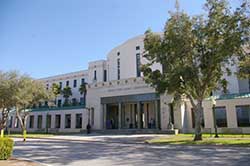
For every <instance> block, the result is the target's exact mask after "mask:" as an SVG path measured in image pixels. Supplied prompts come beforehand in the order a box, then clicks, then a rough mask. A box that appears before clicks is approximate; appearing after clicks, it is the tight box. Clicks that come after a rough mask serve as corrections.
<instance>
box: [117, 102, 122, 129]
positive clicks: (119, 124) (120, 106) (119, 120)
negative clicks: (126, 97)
mask: <svg viewBox="0 0 250 166" xmlns="http://www.w3.org/2000/svg"><path fill="white" fill-rule="evenodd" d="M121 128H122V103H119V104H118V129H121Z"/></svg>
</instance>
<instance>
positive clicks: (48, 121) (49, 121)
mask: <svg viewBox="0 0 250 166" xmlns="http://www.w3.org/2000/svg"><path fill="white" fill-rule="evenodd" d="M46 128H47V129H49V128H51V115H49V114H47V119H46Z"/></svg>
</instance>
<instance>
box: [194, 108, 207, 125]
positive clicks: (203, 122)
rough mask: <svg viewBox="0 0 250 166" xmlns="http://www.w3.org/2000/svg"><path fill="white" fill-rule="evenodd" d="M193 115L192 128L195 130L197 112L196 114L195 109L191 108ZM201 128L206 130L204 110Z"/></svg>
mask: <svg viewBox="0 0 250 166" xmlns="http://www.w3.org/2000/svg"><path fill="white" fill-rule="evenodd" d="M191 112H192V113H191V114H192V127H193V128H195V112H194V109H193V108H191ZM201 114H202V115H201V126H202V127H203V128H204V127H205V121H204V112H203V110H202V113H201Z"/></svg>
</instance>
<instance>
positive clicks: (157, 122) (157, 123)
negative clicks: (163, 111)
mask: <svg viewBox="0 0 250 166" xmlns="http://www.w3.org/2000/svg"><path fill="white" fill-rule="evenodd" d="M154 107H155V108H154V110H155V128H156V129H159V116H158V112H159V107H158V101H157V100H155V101H154Z"/></svg>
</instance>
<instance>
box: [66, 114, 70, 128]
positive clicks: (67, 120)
mask: <svg viewBox="0 0 250 166" xmlns="http://www.w3.org/2000/svg"><path fill="white" fill-rule="evenodd" d="M70 127H71V114H66V115H65V128H70Z"/></svg>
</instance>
